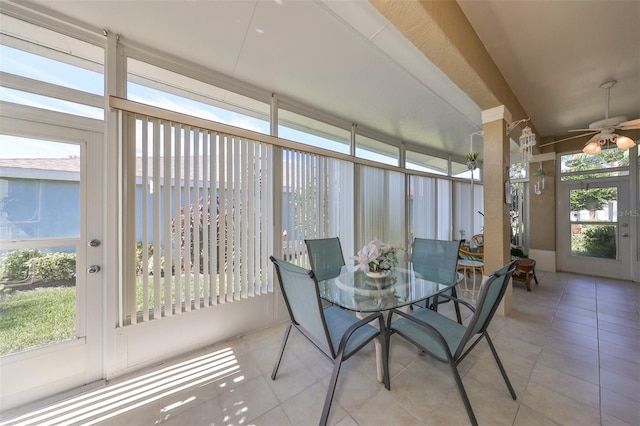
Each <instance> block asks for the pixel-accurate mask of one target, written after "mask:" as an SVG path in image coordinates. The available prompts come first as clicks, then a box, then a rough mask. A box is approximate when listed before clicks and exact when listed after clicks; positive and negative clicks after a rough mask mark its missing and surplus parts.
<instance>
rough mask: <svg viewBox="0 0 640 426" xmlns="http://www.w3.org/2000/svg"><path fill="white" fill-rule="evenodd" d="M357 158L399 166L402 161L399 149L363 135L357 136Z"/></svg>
mask: <svg viewBox="0 0 640 426" xmlns="http://www.w3.org/2000/svg"><path fill="white" fill-rule="evenodd" d="M356 157H359V158H364V159H366V160H372V161H377V162H379V163H384V164H389V165H391V166H397V165H398V164H399V159H400V150H399V149H398V147H396V146H393V145H389V144H387V143H384V142H380V141H378V140H375V139H372V138H368V137H366V136H362V135H356Z"/></svg>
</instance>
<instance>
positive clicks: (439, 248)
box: [411, 238, 460, 284]
mask: <svg viewBox="0 0 640 426" xmlns="http://www.w3.org/2000/svg"><path fill="white" fill-rule="evenodd" d="M459 248H460V241H444V240H431V239H426V238H415V239H414V240H413V247H412V252H411V262H413V268H414V270H415V271H416V272H418V273H420V275H422V276H423V277H425V278H426V279H431V280H433V281H436V282H440V283H443V284H452V283H455V282H457V281H458V249H459Z"/></svg>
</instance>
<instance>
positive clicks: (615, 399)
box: [601, 389, 640, 425]
mask: <svg viewBox="0 0 640 426" xmlns="http://www.w3.org/2000/svg"><path fill="white" fill-rule="evenodd" d="M601 395H602V412H603V413H607V414H608V415H610V416H613V417H615V418H617V419H620V420H622V421H623V422H625V423H629V424H630V425H639V424H640V404H638V401H637V400H633V399H630V398H627V397H626V396H624V395H620V394H619V393H614V392H611V391H609V390H607V389H602V391H601Z"/></svg>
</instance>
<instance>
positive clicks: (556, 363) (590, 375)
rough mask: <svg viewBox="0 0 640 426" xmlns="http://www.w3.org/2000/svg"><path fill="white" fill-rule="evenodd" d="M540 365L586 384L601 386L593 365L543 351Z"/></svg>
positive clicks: (539, 361)
mask: <svg viewBox="0 0 640 426" xmlns="http://www.w3.org/2000/svg"><path fill="white" fill-rule="evenodd" d="M538 363H539V364H540V365H543V366H545V367H548V368H551V369H554V370H556V371H562V372H564V373H566V374H568V375H570V376H573V377H576V378H578V379H581V380H584V381H586V382H589V383H593V384H594V385H596V386H598V385H599V384H600V382H599V375H598V369H597V368H594V366H593V365H591V364H587V363H584V362H581V361H578V360H577V359H575V358H573V357H571V356H567V355H561V354H555V353H551V352H545V351H542V353H541V354H540V358H539V359H538Z"/></svg>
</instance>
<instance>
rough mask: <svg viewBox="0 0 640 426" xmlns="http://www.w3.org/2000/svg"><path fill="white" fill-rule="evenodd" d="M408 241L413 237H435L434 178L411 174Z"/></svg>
mask: <svg viewBox="0 0 640 426" xmlns="http://www.w3.org/2000/svg"><path fill="white" fill-rule="evenodd" d="M410 185H411V187H410V189H409V191H410V199H409V208H410V210H409V211H410V213H411V219H410V220H411V222H410V224H409V230H410V232H409V241H413V239H414V238H415V237H420V238H431V239H435V238H436V235H437V233H436V225H437V224H436V220H437V219H436V217H437V216H436V209H434V208H433V206H435V205H437V204H436V179H435V178H428V177H420V176H411V179H410Z"/></svg>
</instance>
